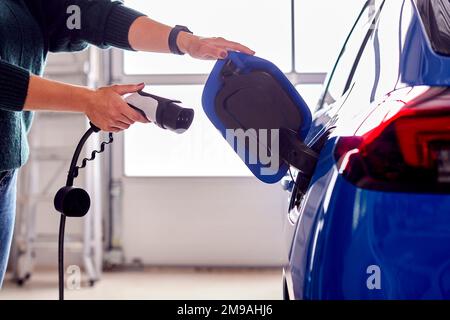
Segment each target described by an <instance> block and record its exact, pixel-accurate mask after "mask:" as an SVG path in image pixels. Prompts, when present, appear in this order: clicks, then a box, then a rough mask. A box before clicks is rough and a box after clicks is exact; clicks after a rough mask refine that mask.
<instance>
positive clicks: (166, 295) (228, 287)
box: [0, 268, 282, 300]
mask: <svg viewBox="0 0 450 320" xmlns="http://www.w3.org/2000/svg"><path fill="white" fill-rule="evenodd" d="M10 279H11V277H10V276H7V279H6V280H5V283H4V285H3V289H2V290H1V291H0V300H5V299H56V298H57V294H58V291H57V273H56V271H54V270H43V271H39V272H36V273H34V274H33V276H32V278H31V280H30V281H29V282H28V283H26V285H25V286H24V287H22V288H19V287H18V286H17V285H16V284H15V283H13V282H12V281H11V280H10ZM281 297H282V284H281V269H191V268H189V269H186V268H150V269H145V270H140V271H120V272H119V271H118V272H107V273H104V274H103V278H102V280H101V281H100V282H98V283H97V284H96V285H95V286H94V287H93V288H90V287H86V286H82V288H81V289H80V290H72V291H70V290H66V299H151V300H153V299H156V300H157V299H174V300H179V299H180V300H181V299H182V300H184V299H186V300H187V299H193V300H197V299H213V300H219V299H220V300H222V299H223V300H231V299H239V300H240V299H243V300H251V299H262V300H265V299H281Z"/></svg>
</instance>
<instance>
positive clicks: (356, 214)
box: [284, 0, 450, 299]
mask: <svg viewBox="0 0 450 320" xmlns="http://www.w3.org/2000/svg"><path fill="white" fill-rule="evenodd" d="M374 26H375V29H374V30H373V34H372V35H371V37H370V40H369V41H368V43H367V44H366V50H365V52H364V53H363V55H362V56H361V61H360V62H359V64H360V65H361V66H362V67H361V68H362V70H363V72H364V71H367V70H369V71H371V72H373V77H372V78H370V82H367V77H366V78H364V77H361V79H360V80H361V81H359V80H358V74H355V77H354V78H353V79H352V82H351V83H350V87H349V89H348V90H347V92H346V93H345V94H344V95H342V96H341V97H340V98H339V99H337V101H336V102H334V103H332V104H330V105H325V106H322V108H319V109H318V110H317V111H316V113H315V114H314V115H313V122H312V126H311V130H310V133H309V135H308V137H307V139H306V142H307V143H308V144H309V145H310V146H312V145H314V143H316V142H317V141H318V140H319V139H320V137H321V136H323V135H324V134H325V133H330V136H329V139H328V140H327V141H326V143H325V145H324V146H323V148H322V150H321V153H320V157H319V161H318V164H317V167H316V171H315V173H314V176H313V178H312V180H311V183H310V186H309V188H308V191H307V193H306V194H305V196H304V197H303V200H302V202H301V204H300V206H299V207H295V208H292V209H291V211H290V212H289V216H292V215H293V216H297V217H298V219H297V221H294V223H292V222H290V223H291V225H290V227H291V228H295V235H294V238H293V241H292V242H291V243H290V248H291V249H290V261H289V265H288V266H286V267H285V268H284V275H285V278H286V279H285V280H286V283H287V288H288V292H289V297H290V298H293V299H450V195H448V194H418V193H401V192H383V191H373V190H366V189H361V188H358V187H356V186H354V185H353V184H352V183H350V182H348V181H347V180H346V179H345V178H344V177H343V176H342V175H341V174H340V173H339V170H338V168H337V165H336V160H335V157H334V150H335V147H336V144H337V142H338V141H339V139H340V137H346V136H353V135H355V134H356V133H357V131H358V129H359V128H360V126H361V124H362V123H363V122H364V120H365V119H366V118H367V117H368V116H369V115H370V114H371V113H372V112H373V110H375V109H376V108H377V107H378V106H380V105H381V104H383V103H385V102H386V101H387V100H389V99H394V98H395V97H397V96H399V97H401V96H404V95H405V94H408V93H409V94H412V93H416V92H417V94H418V95H420V94H421V93H422V92H426V91H427V90H429V89H430V87H431V89H433V88H432V87H435V86H438V87H439V86H450V58H449V57H445V56H442V55H439V54H436V53H435V52H434V51H433V50H432V48H431V44H430V42H429V41H428V39H427V36H426V33H425V29H424V26H423V24H422V22H421V20H420V17H419V13H418V11H417V8H416V6H415V3H414V2H413V0H404V1H385V3H384V7H382V12H381V14H380V18H379V20H378V21H377V22H376V24H375V25H374ZM395 26H397V28H395ZM396 30H398V32H396ZM393 48H395V49H397V50H393ZM364 68H367V69H366V70H365V69H364ZM369 68H373V70H370V69H369ZM365 75H366V76H367V72H366V74H365ZM323 99H324V98H322V100H323ZM291 196H292V195H291ZM288 220H290V219H288ZM377 272H378V273H379V275H380V278H379V282H380V288H378V287H375V288H374V287H373V280H374V278H373V276H374V274H375V273H377Z"/></svg>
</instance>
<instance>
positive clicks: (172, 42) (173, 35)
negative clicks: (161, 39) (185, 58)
mask: <svg viewBox="0 0 450 320" xmlns="http://www.w3.org/2000/svg"><path fill="white" fill-rule="evenodd" d="M182 31H184V32H188V33H190V34H193V32H192V31H191V30H189V29H188V28H187V27H185V26H179V25H176V26H175V27H174V28H173V29H172V31H170V34H169V48H170V52H172V53H173V54H178V55H184V52H182V51H181V50H180V48H179V47H178V45H177V39H178V34H179V33H180V32H182Z"/></svg>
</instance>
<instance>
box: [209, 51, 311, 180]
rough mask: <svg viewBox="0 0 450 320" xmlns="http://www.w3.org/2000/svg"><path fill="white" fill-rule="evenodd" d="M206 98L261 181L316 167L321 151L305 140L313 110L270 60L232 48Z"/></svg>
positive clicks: (212, 78)
mask: <svg viewBox="0 0 450 320" xmlns="http://www.w3.org/2000/svg"><path fill="white" fill-rule="evenodd" d="M202 100H203V101H202V102H203V109H204V111H205V113H206V115H207V116H208V118H209V119H210V121H211V122H212V123H213V124H214V126H215V127H216V128H217V129H218V130H219V131H220V132H221V134H222V136H223V137H224V138H225V139H226V140H227V142H228V143H229V144H230V145H231V147H232V148H233V149H234V151H235V152H236V153H237V154H238V155H239V157H240V158H241V159H242V161H244V163H245V164H246V165H247V167H248V168H249V169H250V171H251V172H252V173H253V174H254V175H255V176H256V177H257V178H258V179H260V180H261V181H263V182H265V183H275V182H278V181H280V180H281V179H282V178H283V177H284V176H285V175H286V174H287V171H288V169H289V166H290V165H292V166H294V167H296V168H297V169H299V170H301V171H305V170H310V168H313V167H314V166H315V163H316V159H317V155H316V154H315V152H314V151H312V150H311V149H309V148H308V147H307V146H306V145H305V144H304V143H303V141H304V139H305V137H306V135H307V134H308V131H309V128H310V126H311V112H310V110H309V108H308V106H307V105H306V103H305V102H304V100H303V99H302V97H301V96H300V95H299V93H298V92H297V90H296V89H295V87H294V86H293V85H292V84H291V83H290V82H289V80H288V79H287V78H286V76H285V75H284V74H283V72H281V71H280V70H279V69H278V68H277V67H276V66H275V65H274V64H272V63H271V62H269V61H266V60H263V59H261V58H258V57H254V56H249V55H246V54H242V53H236V52H230V54H229V56H228V58H227V59H225V60H219V61H218V62H217V63H216V65H215V67H214V69H213V71H212V73H211V75H210V76H209V79H208V81H207V83H206V85H205V89H204V92H203V98H202Z"/></svg>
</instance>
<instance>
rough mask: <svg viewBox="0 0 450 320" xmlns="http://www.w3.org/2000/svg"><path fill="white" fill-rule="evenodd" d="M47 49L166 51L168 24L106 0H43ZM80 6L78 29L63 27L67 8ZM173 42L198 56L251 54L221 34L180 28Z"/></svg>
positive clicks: (219, 56)
mask: <svg viewBox="0 0 450 320" xmlns="http://www.w3.org/2000/svg"><path fill="white" fill-rule="evenodd" d="M42 3H43V5H44V12H45V14H46V15H47V19H46V23H47V25H46V27H47V29H48V33H47V34H48V37H49V39H48V40H49V47H50V50H51V51H72V50H77V49H80V48H83V43H90V44H93V45H96V46H98V47H101V48H106V47H108V46H114V47H118V48H121V49H126V50H136V51H147V52H160V53H169V52H170V50H169V41H168V39H169V34H170V31H171V30H172V28H171V27H170V26H167V25H165V24H162V23H160V22H157V21H155V20H152V19H150V18H149V17H147V16H146V15H145V14H144V13H141V12H138V11H136V10H133V9H131V8H128V7H126V6H124V5H122V4H121V3H120V2H118V1H109V0H95V1H91V0H70V1H68V0H43V1H42ZM70 5H77V6H78V7H79V8H80V13H81V23H80V29H73V30H71V29H69V28H67V25H66V24H67V18H68V14H67V12H66V11H67V8H68V7H69V6H70ZM177 44H178V47H179V48H180V50H181V51H182V52H183V53H188V54H189V55H190V56H192V57H193V58H198V59H224V58H226V56H227V51H229V50H233V51H241V52H244V53H247V54H254V51H252V50H251V49H249V48H247V47H245V46H243V45H241V44H239V43H236V42H232V41H227V40H225V39H223V38H202V37H198V36H195V35H192V34H190V33H187V32H181V33H180V34H179V35H178V38H177Z"/></svg>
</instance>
